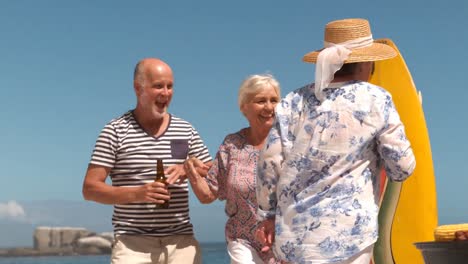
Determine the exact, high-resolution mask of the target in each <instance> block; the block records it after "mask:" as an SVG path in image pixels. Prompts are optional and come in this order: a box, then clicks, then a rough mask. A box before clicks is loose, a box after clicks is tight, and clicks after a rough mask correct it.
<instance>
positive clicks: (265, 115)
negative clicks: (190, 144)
mask: <svg viewBox="0 0 468 264" xmlns="http://www.w3.org/2000/svg"><path fill="white" fill-rule="evenodd" d="M279 100H280V86H279V83H278V82H277V81H276V80H275V79H274V78H273V76H271V75H252V76H250V77H249V78H247V79H246V80H244V82H243V83H242V85H241V86H240V89H239V98H238V101H239V108H240V111H241V112H242V114H243V115H244V116H245V118H246V119H247V121H248V122H249V127H246V128H242V129H241V130H239V131H237V132H235V133H232V134H229V135H227V136H226V137H225V139H224V141H223V143H222V144H221V146H220V147H219V150H218V152H217V154H216V158H215V160H214V162H213V166H212V167H211V168H209V167H208V166H206V165H204V164H203V163H202V162H201V161H199V160H197V159H190V160H188V161H187V162H186V163H185V170H186V171H187V174H188V179H189V181H190V184H191V186H192V189H193V191H194V192H195V194H196V196H197V197H198V199H199V200H200V202H202V203H211V202H213V201H214V200H216V199H219V200H225V201H226V207H225V212H226V214H227V216H228V220H227V223H226V228H225V234H226V242H227V250H228V253H229V256H230V257H231V263H233V264H237V263H239V264H240V263H242V264H246V263H277V262H276V260H275V258H274V256H273V253H272V252H271V250H269V251H266V252H262V250H261V244H260V243H259V242H258V241H256V240H255V237H254V234H255V231H256V230H257V224H258V223H257V214H256V212H257V199H256V195H255V192H256V191H255V186H256V184H255V179H256V172H257V161H258V157H259V153H260V150H261V149H262V148H263V145H264V143H265V141H266V137H267V135H268V132H269V131H270V128H271V126H272V124H273V122H274V118H275V106H276V104H277V103H278V102H279ZM208 168H209V171H208V174H207V176H206V178H205V177H203V176H202V175H200V174H199V173H198V172H197V170H196V169H198V171H203V170H205V171H206V170H208ZM201 174H204V173H203V172H201Z"/></svg>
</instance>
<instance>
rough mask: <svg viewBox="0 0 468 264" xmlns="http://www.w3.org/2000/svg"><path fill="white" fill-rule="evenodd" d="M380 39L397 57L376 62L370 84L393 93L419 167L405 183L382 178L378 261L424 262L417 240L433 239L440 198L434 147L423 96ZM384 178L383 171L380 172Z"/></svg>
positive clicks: (402, 63) (399, 58)
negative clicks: (430, 137)
mask: <svg viewBox="0 0 468 264" xmlns="http://www.w3.org/2000/svg"><path fill="white" fill-rule="evenodd" d="M377 42H380V43H384V44H387V45H390V46H392V47H393V48H394V49H395V50H396V51H397V52H398V56H397V57H395V58H393V59H390V60H384V61H377V62H376V63H375V71H374V73H373V74H372V76H371V79H370V82H371V83H373V84H376V85H378V86H381V87H383V88H385V89H386V90H387V91H389V92H390V93H391V94H392V97H393V102H394V103H395V106H396V108H397V110H398V113H399V114H400V118H401V120H402V122H403V124H404V125H405V130H406V135H407V137H408V139H409V141H410V142H411V146H412V148H413V151H414V154H415V156H416V169H415V171H414V173H413V175H411V177H410V178H408V179H407V180H406V181H404V182H403V183H396V182H390V181H387V180H386V178H383V179H385V180H383V181H382V182H383V183H384V184H383V188H382V194H381V204H380V213H379V240H378V241H377V243H376V245H375V247H374V257H373V262H374V263H375V264H394V263H395V264H407V263H411V264H423V263H424V260H423V258H422V256H421V253H420V252H419V251H418V250H417V249H416V247H415V246H414V243H415V242H422V241H433V240H434V235H433V234H434V229H435V228H436V227H437V197H436V188H435V177H434V168H433V164H432V154H431V146H430V141H429V135H428V132H427V127H426V121H425V118H424V112H423V108H422V104H421V98H420V94H419V92H418V90H417V89H416V87H415V85H414V83H413V79H412V77H411V73H410V71H409V70H408V68H407V66H406V63H405V61H404V59H403V57H402V56H401V54H400V53H399V51H398V48H397V47H396V45H395V43H393V41H391V40H390V39H380V40H377ZM382 175H383V177H384V176H385V173H384V172H383V173H382Z"/></svg>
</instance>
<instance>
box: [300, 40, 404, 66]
mask: <svg viewBox="0 0 468 264" xmlns="http://www.w3.org/2000/svg"><path fill="white" fill-rule="evenodd" d="M322 50H323V49H321V50H316V51H312V52H309V53H307V54H306V55H304V57H303V58H302V61H304V62H306V63H316V62H317V57H318V55H319V53H320V51H322ZM396 56H397V52H396V51H395V50H394V49H393V48H392V47H390V46H388V45H385V44H382V43H376V42H374V43H373V44H372V45H370V46H367V47H364V48H360V49H353V50H352V51H351V53H350V54H349V56H348V59H346V60H345V61H344V63H353V62H366V61H378V60H386V59H391V58H393V57H396Z"/></svg>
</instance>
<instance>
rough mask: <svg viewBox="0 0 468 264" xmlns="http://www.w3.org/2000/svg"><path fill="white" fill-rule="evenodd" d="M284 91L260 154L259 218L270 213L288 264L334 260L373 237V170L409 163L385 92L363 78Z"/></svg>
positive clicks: (397, 171) (394, 175)
mask: <svg viewBox="0 0 468 264" xmlns="http://www.w3.org/2000/svg"><path fill="white" fill-rule="evenodd" d="M313 89H314V86H313V85H307V86H305V87H303V88H300V89H298V90H296V91H293V92H291V93H289V94H288V95H287V96H286V97H285V99H283V100H282V101H281V103H280V104H278V105H277V108H276V117H277V119H276V122H275V124H274V125H273V128H272V130H271V131H270V134H269V136H268V139H267V142H266V144H265V147H264V150H263V152H262V154H261V156H260V159H259V172H258V174H257V183H258V189H257V200H258V204H259V210H258V214H259V219H260V220H262V219H265V218H269V217H273V216H275V217H276V221H275V222H276V224H275V225H276V227H275V231H276V237H275V239H276V240H275V245H274V251H275V254H276V255H277V256H278V257H279V258H280V259H283V260H287V261H289V262H292V263H314V264H315V263H333V262H338V261H343V260H346V259H348V258H349V257H351V256H353V255H355V254H356V253H358V252H360V251H361V250H363V249H365V248H366V247H368V246H370V245H372V244H373V243H374V242H375V241H376V240H377V235H378V228H377V224H378V222H377V214H378V190H379V186H380V182H379V179H380V177H378V175H379V171H380V169H381V167H382V166H383V167H384V168H385V170H386V173H387V177H389V178H390V179H391V180H393V181H403V180H405V179H406V178H407V177H408V176H409V175H410V174H411V173H412V172H413V170H414V168H415V166H416V162H415V158H414V155H413V151H412V149H411V146H410V143H409V141H408V140H407V138H406V135H405V130H404V127H403V124H402V123H401V121H400V117H399V115H398V113H397V111H396V109H395V106H394V104H393V101H392V98H391V95H390V94H389V93H388V92H387V91H385V90H384V89H382V88H380V87H378V86H375V85H372V84H370V83H367V82H360V81H352V82H347V83H334V84H331V85H330V86H329V87H328V88H326V89H324V93H325V96H326V97H325V99H324V100H323V101H319V100H317V98H316V97H315V94H314V90H313Z"/></svg>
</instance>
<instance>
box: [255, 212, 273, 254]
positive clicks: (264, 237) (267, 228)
mask: <svg viewBox="0 0 468 264" xmlns="http://www.w3.org/2000/svg"><path fill="white" fill-rule="evenodd" d="M255 238H256V239H257V241H258V242H260V243H261V244H262V245H263V247H262V252H266V251H268V250H271V248H272V246H273V242H274V241H275V219H274V218H270V219H266V220H264V221H263V222H261V223H260V225H259V226H258V228H257V230H256V231H255Z"/></svg>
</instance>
